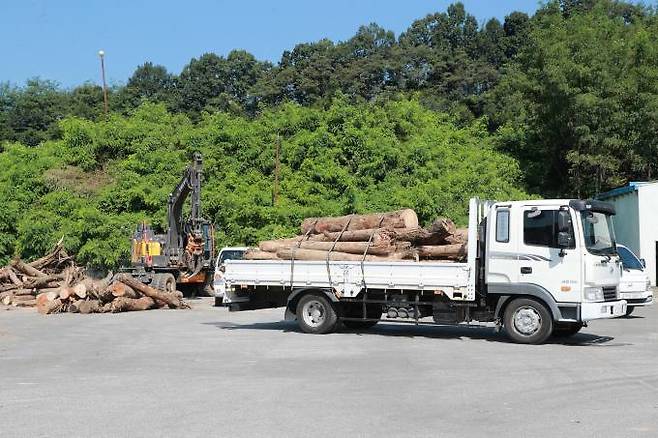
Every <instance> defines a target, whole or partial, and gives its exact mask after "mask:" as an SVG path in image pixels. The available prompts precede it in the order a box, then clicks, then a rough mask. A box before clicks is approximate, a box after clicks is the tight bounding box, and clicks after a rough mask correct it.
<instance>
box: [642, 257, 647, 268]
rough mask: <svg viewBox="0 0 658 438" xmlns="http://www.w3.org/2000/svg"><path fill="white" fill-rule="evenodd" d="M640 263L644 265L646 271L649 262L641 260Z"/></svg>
mask: <svg viewBox="0 0 658 438" xmlns="http://www.w3.org/2000/svg"><path fill="white" fill-rule="evenodd" d="M640 263H642V267H643V268H645V269H646V267H647V261H646V260H645V259H640Z"/></svg>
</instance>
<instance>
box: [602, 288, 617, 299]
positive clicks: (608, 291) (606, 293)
mask: <svg viewBox="0 0 658 438" xmlns="http://www.w3.org/2000/svg"><path fill="white" fill-rule="evenodd" d="M616 299H617V288H616V287H604V288H603V301H615V300H616Z"/></svg>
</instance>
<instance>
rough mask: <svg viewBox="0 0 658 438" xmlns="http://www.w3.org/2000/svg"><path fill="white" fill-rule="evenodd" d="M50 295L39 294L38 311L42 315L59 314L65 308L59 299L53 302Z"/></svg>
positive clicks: (37, 300)
mask: <svg viewBox="0 0 658 438" xmlns="http://www.w3.org/2000/svg"><path fill="white" fill-rule="evenodd" d="M48 295H49V294H39V295H38V296H37V299H36V302H37V311H38V312H39V313H41V314H42V315H49V314H51V313H57V312H59V311H61V309H62V307H63V304H62V300H60V299H59V298H56V299H54V300H52V299H50V297H49V296H48Z"/></svg>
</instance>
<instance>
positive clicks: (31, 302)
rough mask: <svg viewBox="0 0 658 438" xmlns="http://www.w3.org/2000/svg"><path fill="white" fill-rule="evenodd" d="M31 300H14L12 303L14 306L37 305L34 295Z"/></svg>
mask: <svg viewBox="0 0 658 438" xmlns="http://www.w3.org/2000/svg"><path fill="white" fill-rule="evenodd" d="M30 298H31V299H30V300H19V301H16V300H13V301H12V303H11V305H12V306H14V307H34V306H36V305H37V300H35V299H34V297H30Z"/></svg>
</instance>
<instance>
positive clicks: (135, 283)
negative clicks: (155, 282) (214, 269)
mask: <svg viewBox="0 0 658 438" xmlns="http://www.w3.org/2000/svg"><path fill="white" fill-rule="evenodd" d="M116 280H117V281H120V282H121V283H124V284H125V285H127V286H130V287H132V288H133V289H135V290H137V291H140V292H141V293H143V294H144V295H146V296H147V297H151V298H153V299H154V300H157V301H162V302H164V303H166V304H167V305H168V306H169V307H171V308H174V309H189V307H190V306H189V305H187V303H185V302H184V301H183V300H182V299H181V298H179V297H178V296H176V295H175V294H172V293H169V292H164V291H161V290H158V289H155V288H152V287H151V286H147V285H145V284H144V283H142V282H141V281H139V280H135V279H134V278H133V277H131V276H130V275H128V274H119V275H117V278H116Z"/></svg>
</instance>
